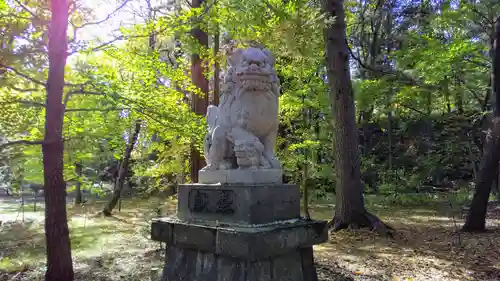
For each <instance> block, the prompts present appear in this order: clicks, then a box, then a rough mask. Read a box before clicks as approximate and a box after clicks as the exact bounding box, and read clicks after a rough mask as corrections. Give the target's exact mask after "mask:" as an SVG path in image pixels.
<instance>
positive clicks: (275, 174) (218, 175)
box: [198, 169, 283, 184]
mask: <svg viewBox="0 0 500 281" xmlns="http://www.w3.org/2000/svg"><path fill="white" fill-rule="evenodd" d="M198 181H199V182H200V183H208V184H210V183H222V184H224V183H234V184H271V183H276V184H280V183H282V182H283V171H282V170H281V169H259V170H245V169H244V170H238V169H236V170H215V171H199V172H198Z"/></svg>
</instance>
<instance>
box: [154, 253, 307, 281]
mask: <svg viewBox="0 0 500 281" xmlns="http://www.w3.org/2000/svg"><path fill="white" fill-rule="evenodd" d="M308 249H310V251H304V249H295V250H294V251H291V252H289V253H287V254H285V255H280V256H276V257H274V258H271V259H264V260H259V261H249V260H245V259H235V258H231V257H226V256H222V255H216V254H213V253H206V252H202V251H193V250H190V249H185V248H180V247H176V246H169V247H168V248H167V250H166V251H167V253H166V261H165V262H166V263H165V267H164V270H163V273H162V276H161V279H160V280H161V281H317V278H316V279H313V278H312V277H311V276H313V274H312V273H311V272H312V271H315V269H314V267H313V266H312V265H313V260H312V257H311V256H309V254H312V248H308ZM304 260H308V262H306V263H305V262H304Z"/></svg>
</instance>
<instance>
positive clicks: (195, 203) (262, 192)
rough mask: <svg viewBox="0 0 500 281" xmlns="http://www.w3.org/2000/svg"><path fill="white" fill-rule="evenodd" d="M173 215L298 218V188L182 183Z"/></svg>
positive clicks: (256, 220)
mask: <svg viewBox="0 0 500 281" xmlns="http://www.w3.org/2000/svg"><path fill="white" fill-rule="evenodd" d="M177 216H178V218H179V219H183V220H187V221H211V222H218V223H220V224H221V225H224V224H233V225H235V224H236V225H253V224H265V223H272V222H274V221H279V220H296V219H299V218H300V189H299V186H297V185H291V184H269V185H264V184H259V185H247V184H240V185H237V184H230V185H229V184H227V185H226V184H183V185H179V189H178V205H177Z"/></svg>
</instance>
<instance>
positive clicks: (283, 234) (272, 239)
mask: <svg viewBox="0 0 500 281" xmlns="http://www.w3.org/2000/svg"><path fill="white" fill-rule="evenodd" d="M152 228H153V229H154V230H153V231H155V232H157V233H163V235H165V236H164V237H155V239H156V240H157V241H164V242H167V244H168V245H172V246H176V247H185V248H189V249H193V250H198V251H207V252H212V253H215V254H217V255H221V256H225V257H232V258H237V259H243V260H248V261H258V260H263V259H268V258H272V257H275V256H279V255H284V254H287V253H290V252H292V251H295V250H296V249H300V248H305V247H311V246H312V245H316V244H320V243H323V242H325V241H326V240H327V239H328V227H327V224H326V222H325V221H298V222H295V223H286V224H278V225H272V226H266V227H259V228H257V227H239V228H228V227H221V226H213V225H212V226H210V225H200V224H199V225H195V224H189V223H186V222H185V221H179V220H178V219H176V218H163V219H158V220H155V221H153V226H152ZM156 228H161V229H156ZM170 231H172V232H173V233H169V232H170ZM198 233H199V234H198ZM171 237H173V239H172V238H171ZM168 239H170V240H168Z"/></svg>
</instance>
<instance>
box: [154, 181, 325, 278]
mask: <svg viewBox="0 0 500 281" xmlns="http://www.w3.org/2000/svg"><path fill="white" fill-rule="evenodd" d="M178 195H179V200H178V207H177V210H178V211H177V215H176V216H172V217H167V218H160V219H156V220H155V221H153V223H152V228H151V236H152V239H153V240H156V241H163V242H166V244H167V253H166V261H165V267H164V270H163V274H162V277H161V278H162V279H161V280H162V281H181V280H185V281H195V280H196V281H316V280H317V276H316V270H315V268H314V263H313V250H312V246H313V245H316V244H320V243H323V242H325V241H326V240H327V239H328V232H327V229H328V227H327V223H326V222H325V221H306V220H303V219H301V218H300V192H299V188H298V186H296V185H284V184H273V185H245V184H239V185H236V184H233V185H225V184H191V185H181V186H179V191H178Z"/></svg>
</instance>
